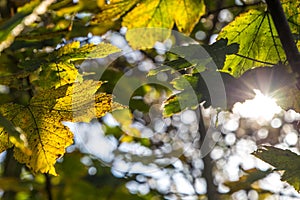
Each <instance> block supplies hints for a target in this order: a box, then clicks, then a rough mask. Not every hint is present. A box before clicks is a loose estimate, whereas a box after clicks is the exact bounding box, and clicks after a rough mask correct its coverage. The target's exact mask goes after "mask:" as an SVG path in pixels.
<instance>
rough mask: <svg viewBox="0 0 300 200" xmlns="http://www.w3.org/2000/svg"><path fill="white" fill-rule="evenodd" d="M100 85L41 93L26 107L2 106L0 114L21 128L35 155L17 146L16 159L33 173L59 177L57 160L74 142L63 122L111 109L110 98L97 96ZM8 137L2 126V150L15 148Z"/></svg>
mask: <svg viewBox="0 0 300 200" xmlns="http://www.w3.org/2000/svg"><path fill="white" fill-rule="evenodd" d="M100 86H101V82H98V81H91V80H90V81H84V82H83V83H81V84H71V85H70V84H68V85H64V86H62V87H59V88H57V89H49V90H42V91H40V92H39V93H38V94H37V95H36V96H34V97H33V98H32V99H31V100H30V102H29V105H27V106H24V105H18V104H13V103H9V104H4V105H2V106H1V107H0V113H1V114H2V115H3V116H4V117H6V118H7V119H8V120H10V121H11V122H12V124H13V125H14V126H15V127H19V128H20V129H21V132H22V134H23V135H24V137H25V138H26V141H27V142H28V145H27V147H28V148H29V149H30V150H31V152H32V153H31V154H27V153H24V151H22V149H20V148H18V147H16V146H15V147H14V148H15V150H14V155H15V158H16V159H17V160H18V161H19V162H21V163H25V164H26V165H27V166H28V167H29V168H30V169H32V170H33V172H42V173H50V174H53V175H56V172H55V168H54V164H55V162H56V159H57V158H58V157H60V156H62V155H63V154H64V153H65V148H66V147H67V146H69V145H71V144H72V143H73V134H72V132H71V131H70V130H69V129H68V128H67V127H65V126H64V125H63V124H62V122H63V121H73V122H79V121H80V122H81V121H83V122H88V121H90V120H91V119H93V118H96V117H101V116H103V115H104V114H105V113H106V112H108V111H111V109H112V98H111V96H110V95H107V94H104V93H101V94H95V93H96V91H97V89H98V88H99V87H100ZM9 136H10V135H9V134H8V133H7V132H6V131H5V130H4V129H3V128H2V127H1V128H0V141H1V144H0V150H1V151H3V150H5V149H6V148H9V147H10V146H11V145H12V144H11V142H10V141H9Z"/></svg>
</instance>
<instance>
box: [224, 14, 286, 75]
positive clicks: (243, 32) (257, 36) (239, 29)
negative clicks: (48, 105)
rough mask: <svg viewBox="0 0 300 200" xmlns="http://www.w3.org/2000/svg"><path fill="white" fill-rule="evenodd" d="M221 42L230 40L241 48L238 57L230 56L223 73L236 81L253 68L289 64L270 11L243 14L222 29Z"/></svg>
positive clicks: (229, 41)
mask: <svg viewBox="0 0 300 200" xmlns="http://www.w3.org/2000/svg"><path fill="white" fill-rule="evenodd" d="M218 38H219V39H221V38H227V39H228V44H232V43H238V44H239V51H238V53H237V54H236V55H229V56H227V57H226V61H225V64H224V67H223V69H222V70H223V71H224V72H227V73H230V74H232V75H233V76H235V77H238V76H240V75H242V74H243V73H244V72H245V71H247V70H249V69H251V68H253V67H261V66H270V65H274V64H277V63H278V62H280V61H284V60H285V54H284V51H283V49H282V46H281V43H280V40H279V37H278V34H277V31H276V29H275V27H274V24H273V21H272V19H271V17H270V15H269V13H268V12H266V11H261V10H249V11H248V12H246V13H243V14H241V15H240V16H238V17H236V19H235V20H234V21H232V22H231V23H230V24H229V25H228V26H226V27H224V28H223V29H222V31H221V32H220V34H219V36H218Z"/></svg>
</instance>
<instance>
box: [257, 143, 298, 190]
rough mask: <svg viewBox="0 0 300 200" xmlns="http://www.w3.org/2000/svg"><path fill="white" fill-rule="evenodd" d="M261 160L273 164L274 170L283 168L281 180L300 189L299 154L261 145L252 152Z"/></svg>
mask: <svg viewBox="0 0 300 200" xmlns="http://www.w3.org/2000/svg"><path fill="white" fill-rule="evenodd" d="M252 154H253V155H254V156H256V157H258V158H260V159H261V160H263V161H265V162H267V163H269V164H270V165H273V166H274V167H275V169H276V170H284V173H283V175H282V177H281V180H282V181H287V182H288V183H289V184H291V185H292V186H294V188H295V189H296V190H297V191H300V156H299V155H297V154H296V153H293V152H291V151H290V150H287V149H286V150H282V149H279V148H276V147H272V146H262V147H261V148H259V149H258V150H257V151H255V152H253V153H252Z"/></svg>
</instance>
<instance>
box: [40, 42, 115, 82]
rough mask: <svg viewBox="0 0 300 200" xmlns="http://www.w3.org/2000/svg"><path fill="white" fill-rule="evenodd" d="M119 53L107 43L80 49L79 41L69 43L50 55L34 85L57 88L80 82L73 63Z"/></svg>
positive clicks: (80, 77)
mask: <svg viewBox="0 0 300 200" xmlns="http://www.w3.org/2000/svg"><path fill="white" fill-rule="evenodd" d="M119 51H120V49H118V48H117V47H115V46H113V45H111V44H107V43H100V44H98V45H94V44H87V45H84V46H82V47H80V42H79V41H75V42H72V43H69V44H67V45H65V46H63V47H61V48H60V49H59V50H58V51H56V52H54V53H53V55H50V56H49V57H50V58H49V59H50V61H48V62H46V63H43V64H42V65H41V68H42V70H41V72H40V74H39V79H38V80H37V81H36V83H37V85H39V86H40V87H42V88H49V87H53V86H55V87H56V88H57V87H60V86H63V85H65V84H69V83H74V82H81V81H82V75H81V74H80V73H79V72H78V69H77V68H76V67H75V64H74V62H75V61H84V60H87V59H95V58H103V57H106V56H108V55H110V54H112V53H116V52H119Z"/></svg>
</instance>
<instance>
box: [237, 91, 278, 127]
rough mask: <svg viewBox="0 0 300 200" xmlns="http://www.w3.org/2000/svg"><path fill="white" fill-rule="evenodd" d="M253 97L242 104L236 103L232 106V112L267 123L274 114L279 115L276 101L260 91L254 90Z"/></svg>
mask: <svg viewBox="0 0 300 200" xmlns="http://www.w3.org/2000/svg"><path fill="white" fill-rule="evenodd" d="M254 92H255V94H256V95H255V97H254V98H253V99H249V100H246V101H245V102H243V103H240V102H238V103H236V104H235V105H234V106H233V112H234V113H238V114H239V115H240V116H242V117H246V118H255V119H261V120H266V121H269V120H271V119H272V118H273V117H274V115H275V114H278V113H280V111H281V108H280V106H278V105H277V103H276V100H275V99H273V98H271V97H268V96H266V95H264V94H262V93H261V91H260V90H256V89H254Z"/></svg>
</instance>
